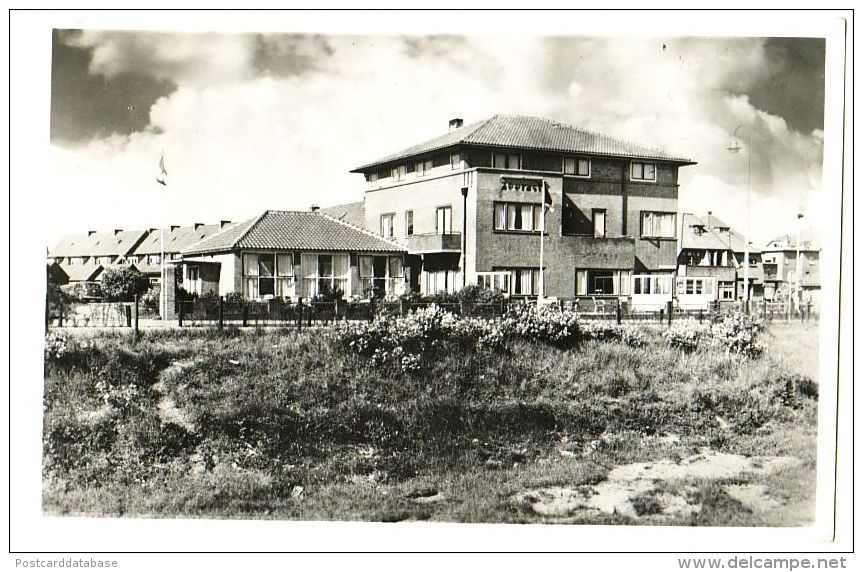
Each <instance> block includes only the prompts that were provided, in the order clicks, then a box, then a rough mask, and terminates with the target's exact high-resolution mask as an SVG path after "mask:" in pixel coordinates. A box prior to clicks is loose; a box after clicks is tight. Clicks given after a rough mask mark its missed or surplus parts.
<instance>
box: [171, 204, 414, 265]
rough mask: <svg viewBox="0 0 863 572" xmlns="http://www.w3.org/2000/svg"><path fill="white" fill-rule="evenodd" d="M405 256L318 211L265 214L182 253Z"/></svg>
mask: <svg viewBox="0 0 863 572" xmlns="http://www.w3.org/2000/svg"><path fill="white" fill-rule="evenodd" d="M249 249H251V250H254V249H260V250H310V251H339V252H393V253H396V252H398V253H401V252H405V249H404V248H402V247H401V246H399V245H397V244H395V243H393V242H390V241H388V240H385V239H384V238H382V237H380V236H378V235H376V234H374V233H372V232H369V231H367V230H364V229H362V228H359V227H357V226H354V225H352V224H350V223H347V222H344V221H341V220H338V219H336V218H334V217H332V216H330V215H328V214H325V213H322V212H320V211H313V212H307V211H272V210H268V211H264V212H263V213H262V214H260V215H258V216H257V217H255V218H253V219H250V220H247V221H246V222H242V223H238V224H236V225H234V226H232V227H230V228H226V229H224V230H222V231H221V232H218V233H216V234H214V235H212V236H210V237H208V238H205V239H204V240H201V241H200V242H198V243H196V244H193V245H192V246H190V247H188V248H186V249H184V250H183V254H184V255H196V254H212V253H217V252H229V251H233V250H249Z"/></svg>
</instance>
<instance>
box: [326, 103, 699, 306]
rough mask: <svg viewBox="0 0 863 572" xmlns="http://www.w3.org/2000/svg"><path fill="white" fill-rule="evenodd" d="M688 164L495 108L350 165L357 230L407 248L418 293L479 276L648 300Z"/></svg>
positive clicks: (535, 289) (519, 291)
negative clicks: (361, 180)
mask: <svg viewBox="0 0 863 572" xmlns="http://www.w3.org/2000/svg"><path fill="white" fill-rule="evenodd" d="M692 164H694V163H693V162H692V161H690V160H689V159H685V158H681V157H677V156H674V155H671V154H668V153H665V152H664V151H661V150H657V149H652V148H648V147H644V146H641V145H637V144H633V143H630V142H627V141H623V140H620V139H615V138H612V137H608V136H605V135H601V134H598V133H594V132H589V131H584V130H581V129H578V128H575V127H571V126H568V125H563V124H560V123H556V122H554V121H549V120H546V119H540V118H534V117H524V116H508V115H496V116H494V117H491V118H489V119H486V120H483V121H479V122H477V123H473V124H471V125H467V126H464V125H462V123H461V120H453V121H451V122H450V131H449V132H448V133H447V134H445V135H443V136H440V137H437V138H435V139H432V140H430V141H427V142H425V143H421V144H419V145H415V146H413V147H410V148H408V149H405V150H403V151H401V152H398V153H395V154H393V155H390V156H388V157H384V158H382V159H379V160H377V161H374V162H372V163H368V164H366V165H363V166H361V167H358V168H356V169H354V170H353V171H352V172H355V173H361V174H363V175H364V176H365V179H366V181H367V184H368V189H367V190H366V192H365V199H364V216H363V220H364V223H365V227H366V228H367V229H369V230H373V231H375V232H377V233H379V234H381V235H382V236H383V237H384V238H388V239H391V240H393V241H395V242H397V243H399V244H402V245H404V246H405V247H406V248H407V250H408V252H409V253H410V257H409V265H410V267H411V272H410V282H411V286H412V287H413V288H414V289H417V290H419V291H421V292H423V293H432V292H435V291H438V290H448V291H454V290H457V289H458V288H460V287H462V285H463V284H465V283H467V284H470V283H480V284H488V285H495V286H497V287H500V288H503V289H505V290H507V291H508V292H509V293H510V294H511V295H513V296H536V295H538V294H539V284H540V282H541V281H544V283H545V285H544V293H545V296H548V297H560V298H571V297H575V296H601V297H636V298H637V297H642V301H648V300H647V299H649V298H651V296H653V295H654V294H662V295H663V296H665V295H666V294H667V295H668V296H670V294H671V281H672V280H673V274H674V272H675V269H676V266H677V240H678V236H677V232H678V230H677V229H678V220H677V216H678V215H677V210H678V208H677V202H678V169H679V167H681V166H686V165H692ZM543 204H545V207H546V209H545V211H544V212H543ZM337 210H338V207H333V208H331V209H330V212H331V213H332V212H334V211H337ZM543 218H545V232H544V235H543V264H542V266H543V267H544V270H545V272H544V275H543V277H542V280H541V279H540V276H539V272H538V269H539V266H540V233H539V229H540V227H541V223H542V219H543ZM643 275H648V276H657V275H658V276H661V277H662V278H661V279H659V280H658V281H657V279H641V278H638V279H637V278H636V277H637V276H643ZM657 289H658V290H659V291H658V292H657V291H655V290H657ZM645 295H647V299H644V298H643V297H644V296H645ZM669 299H670V298H669Z"/></svg>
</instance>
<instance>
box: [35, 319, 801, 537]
mask: <svg viewBox="0 0 863 572" xmlns="http://www.w3.org/2000/svg"><path fill="white" fill-rule="evenodd" d="M531 316H532V317H531ZM531 316H528V317H527V318H524V320H525V321H524V322H523V323H522V325H518V326H516V325H505V324H503V323H502V322H503V321H501V320H498V321H488V322H486V321H482V320H453V318H452V317H451V316H447V315H446V314H445V313H441V312H440V311H439V310H436V309H430V310H425V311H422V312H418V313H417V314H416V315H414V316H412V317H410V318H405V319H403V320H402V321H401V322H399V323H398V324H397V325H398V327H393V324H395V322H394V321H393V320H389V321H381V322H374V323H371V324H363V325H356V326H347V327H344V328H343V329H340V330H336V331H332V332H320V331H319V332H304V333H302V334H298V333H296V332H294V331H287V330H286V331H253V332H240V331H238V330H231V329H227V330H225V331H223V332H216V331H195V332H187V331H180V332H162V333H146V334H145V335H144V337H143V339H142V340H141V341H139V342H138V343H137V344H136V345H134V346H131V347H130V346H129V345H128V339H126V338H123V337H120V336H106V337H104V338H98V339H93V340H90V341H86V342H85V341H83V340H80V339H76V338H69V337H68V336H63V335H59V334H56V333H52V334H50V335H49V338H48V339H47V340H46V353H45V367H46V381H45V420H44V466H43V473H44V483H45V485H44V504H45V507H46V510H49V511H52V512H60V513H70V512H71V513H93V514H106V513H107V514H127V513H134V514H142V513H148V514H149V513H158V514H178V515H179V514H191V515H197V514H210V515H222V516H238V515H242V514H248V515H257V516H267V515H271V516H275V515H278V516H281V517H287V518H292V517H296V518H361V519H372V520H388V519H396V520H397V519H399V518H401V517H400V516H399V515H403V513H404V511H408V513H409V514H412V515H413V517H417V515H418V514H420V513H419V512H417V510H418V509H417V506H416V503H413V504H411V503H412V501H411V502H408V501H410V498H411V497H410V496H409V495H410V494H411V493H410V491H409V490H406V491H404V492H405V495H404V496H398V495H395V496H393V497H390V498H388V499H386V500H385V501H384V500H382V497H381V496H380V495H379V494H373V492H374V491H373V490H367V489H368V487H372V489H373V488H374V486H388V487H395V488H397V489H398V488H400V487H408V486H416V484H417V483H422V482H425V481H426V480H433V481H439V480H440V479H442V478H445V479H446V480H447V482H450V483H451V485H450V486H451V487H453V488H454V489H455V490H462V491H468V490H470V487H472V486H475V487H478V488H480V489H481V488H483V486H482V485H484V484H486V483H494V485H493V486H492V485H489V486H492V488H491V489H489V492H486V493H483V495H486V496H483V499H484V501H483V502H479V501H477V502H470V501H467V500H464V499H462V502H461V503H459V504H458V507H459V508H452V507H451V508H448V509H446V510H447V511H449V512H443V513H440V514H439V513H437V512H435V511H436V510H443V509H436V508H435V507H434V506H425V505H424V506H423V508H422V510H423V511H426V512H425V513H422V514H426V513H427V514H428V515H429V517H431V518H447V519H456V520H480V521H481V520H504V521H510V520H515V521H518V520H519V519H520V518H522V517H521V516H519V515H518V514H517V513H513V512H512V510H511V508H510V507H508V505H507V506H504V505H502V504H501V501H500V498H501V497H502V495H506V494H509V493H508V492H507V491H510V489H511V487H512V486H513V480H515V481H518V482H521V481H523V480H524V479H527V478H528V477H530V478H531V479H536V476H535V475H536V473H535V471H537V470H538V469H536V467H538V463H540V462H542V463H547V464H545V465H543V467H544V468H543V469H542V474H547V475H554V474H557V472H561V475H563V476H561V478H564V477H565V478H575V477H573V474H575V473H574V472H576V473H578V477H577V478H578V479H583V480H584V481H585V482H589V481H591V480H595V479H597V478H599V479H601V478H602V472H603V471H604V469H602V467H603V466H607V465H609V464H612V463H616V462H622V461H631V460H633V459H634V458H640V456H644V458H645V459H648V458H650V456H651V455H655V454H656V453H657V451H656V450H653V449H650V448H649V447H647V445H644V443H648V442H650V439H651V438H652V437H654V436H659V435H663V434H668V433H674V434H676V435H680V436H681V437H682V439H683V440H684V441H685V443H686V444H687V446H690V445H693V444H701V445H706V446H712V447H714V448H718V449H721V450H728V451H734V450H736V449H739V448H744V447H749V448H751V447H754V446H758V445H757V443H760V442H761V441H759V439H762V440H763V439H765V438H766V437H765V436H769V435H770V434H772V433H776V432H779V431H780V430H781V427H785V426H789V427H805V426H810V425H812V426H814V419H815V399H816V398H817V387H814V384H813V383H812V382H811V380H810V381H808V382H807V378H804V377H801V376H794V375H793V372H790V371H788V370H787V369H786V368H784V367H782V366H781V365H780V364H777V363H776V362H774V361H773V360H770V359H767V358H764V357H762V358H760V359H748V358H745V357H743V356H742V355H741V354H738V353H733V352H732V353H730V352H729V351H726V350H725V349H723V348H720V347H717V346H716V345H715V344H713V343H710V344H704V345H701V346H696V347H695V348H692V349H690V350H689V351H681V350H680V349H679V348H678V347H675V346H674V345H673V344H669V343H668V341H667V339H666V338H664V337H663V336H662V335H661V334H660V333H659V332H658V331H657V332H654V331H651V330H645V331H634V330H630V329H627V328H618V327H617V326H614V325H607V326H600V325H584V324H579V323H577V321H574V322H572V323H570V322H568V317H566V316H551V315H542V314H541V313H540V312H535V313H534V314H532V315H531ZM531 320H534V321H533V322H532V321H531ZM573 330H574V331H575V332H576V333H575V334H573V333H572V331H573ZM398 348H401V352H400V353H399V352H398V351H397V349H398ZM406 356H413V359H415V363H413V364H411V365H409V366H408V367H405V361H404V358H405V357H406ZM166 400H167V401H169V402H170V403H171V404H172V406H173V407H176V408H177V409H178V410H181V411H182V412H183V413H184V415H185V417H186V420H187V423H185V422H179V421H177V420H166V419H165V417H164V414H163V411H162V410H163V409H164V403H165V401H166ZM747 436H748V437H747ZM753 444H754V445H753ZM645 447H647V448H645ZM561 449H562V450H565V451H570V452H572V455H573V456H575V457H576V458H582V457H585V456H586V455H592V457H591V459H592V461H591V462H590V463H586V464H585V463H582V464H575V465H573V466H567V467H565V468H562V467H558V465H557V464H556V463H557V462H558V461H559V460H560V455H559V453H558V451H559V450H561ZM771 452H772V451H771ZM550 458H552V459H555V460H554V461H549V459H550ZM495 475H497V476H495ZM531 475H534V476H531ZM459 487H462V488H461V489H459ZM346 488H348V489H350V491H351V493H350V494H347V495H346V496H347V497H350V498H341V497H339V494H340V492H339V491H342V492H344V491H345V490H346ZM312 491H314V494H312ZM465 494H466V493H465ZM304 495H305V496H306V497H309V501H310V502H305V503H303V502H300V499H301V498H303V496H304ZM310 495H311V496H310ZM480 496H482V495H480ZM312 499H314V500H312ZM398 499H401V500H398ZM405 499H408V500H405ZM494 499H497V500H494ZM406 502H407V503H408V504H405V503H406ZM381 503H383V504H381ZM645 506H646V508H644V510H646V511H648V512H649V510H650V506H647V505H645ZM411 511H413V512H411ZM422 514H420V516H422Z"/></svg>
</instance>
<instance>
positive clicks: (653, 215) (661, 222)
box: [641, 211, 677, 238]
mask: <svg viewBox="0 0 863 572" xmlns="http://www.w3.org/2000/svg"><path fill="white" fill-rule="evenodd" d="M676 220H677V215H676V214H675V213H664V212H649V211H641V236H643V237H649V238H674V237H675V236H677V233H676V232H675V229H676V227H677V225H676Z"/></svg>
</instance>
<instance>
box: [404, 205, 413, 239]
mask: <svg viewBox="0 0 863 572" xmlns="http://www.w3.org/2000/svg"><path fill="white" fill-rule="evenodd" d="M413 234H414V211H413V210H406V211H405V236H413Z"/></svg>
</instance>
